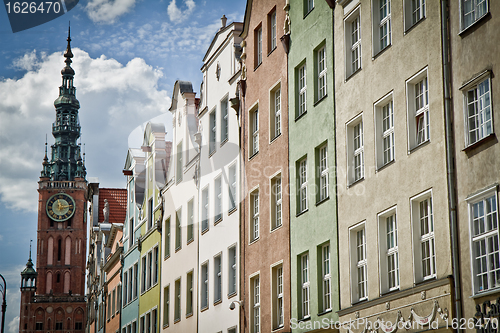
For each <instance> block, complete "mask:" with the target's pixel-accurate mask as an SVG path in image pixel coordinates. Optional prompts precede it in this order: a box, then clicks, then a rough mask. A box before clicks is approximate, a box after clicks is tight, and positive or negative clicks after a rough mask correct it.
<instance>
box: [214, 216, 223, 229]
mask: <svg viewBox="0 0 500 333" xmlns="http://www.w3.org/2000/svg"><path fill="white" fill-rule="evenodd" d="M221 222H222V216H221V217H218V218H216V219H215V221H214V227H215V226H216V225H217V224H219V223H221Z"/></svg>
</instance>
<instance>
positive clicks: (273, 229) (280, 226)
mask: <svg viewBox="0 0 500 333" xmlns="http://www.w3.org/2000/svg"><path fill="white" fill-rule="evenodd" d="M282 227H283V223H281V224H280V225H279V226H276V227H274V228H272V229H271V231H269V233H271V234H272V233H273V232H275V231H276V230H279V229H281V228H282Z"/></svg>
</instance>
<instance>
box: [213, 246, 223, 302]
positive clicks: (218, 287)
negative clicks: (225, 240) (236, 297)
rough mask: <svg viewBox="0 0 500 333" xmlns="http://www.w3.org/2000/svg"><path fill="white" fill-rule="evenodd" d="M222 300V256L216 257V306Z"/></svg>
mask: <svg viewBox="0 0 500 333" xmlns="http://www.w3.org/2000/svg"><path fill="white" fill-rule="evenodd" d="M221 300H222V262H221V255H220V254H219V255H218V256H216V257H214V304H215V303H218V302H220V301H221Z"/></svg>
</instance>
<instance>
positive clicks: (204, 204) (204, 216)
mask: <svg viewBox="0 0 500 333" xmlns="http://www.w3.org/2000/svg"><path fill="white" fill-rule="evenodd" d="M207 230H208V186H207V187H205V188H204V189H203V191H202V192H201V232H205V231H207Z"/></svg>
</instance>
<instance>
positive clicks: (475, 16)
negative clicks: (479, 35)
mask: <svg viewBox="0 0 500 333" xmlns="http://www.w3.org/2000/svg"><path fill="white" fill-rule="evenodd" d="M466 2H469V3H470V4H471V5H472V6H471V7H470V8H467V7H466ZM488 2H489V1H488V0H460V2H459V7H460V30H461V31H464V30H466V29H468V28H469V27H471V26H473V25H474V24H475V23H476V22H478V21H479V20H480V19H482V18H483V17H484V16H486V15H487V14H488V13H489V3H488ZM480 6H484V12H481V8H480ZM467 10H469V11H468V12H467V13H466V12H465V11H467ZM466 15H471V16H472V20H471V22H470V23H466V22H465V17H466Z"/></svg>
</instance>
